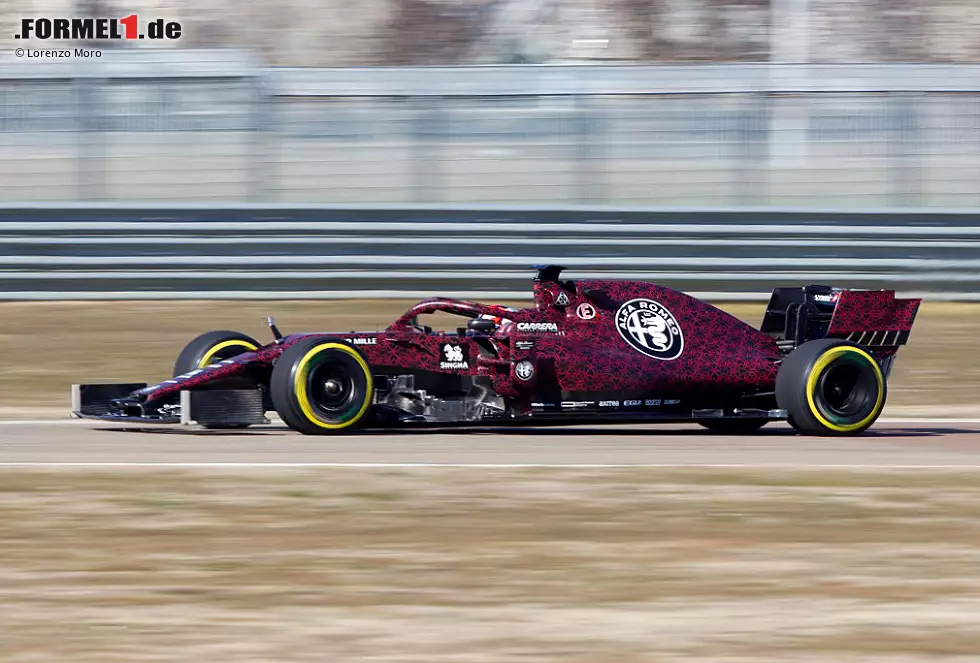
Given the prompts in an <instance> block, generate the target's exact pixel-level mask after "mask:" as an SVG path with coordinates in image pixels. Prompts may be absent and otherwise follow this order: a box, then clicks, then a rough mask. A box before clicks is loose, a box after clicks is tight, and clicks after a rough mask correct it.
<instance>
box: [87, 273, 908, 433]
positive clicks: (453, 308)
mask: <svg viewBox="0 0 980 663" xmlns="http://www.w3.org/2000/svg"><path fill="white" fill-rule="evenodd" d="M537 269H538V272H537V276H536V278H535V280H534V285H533V295H534V306H533V307H532V308H525V309H520V310H515V309H512V308H509V307H506V306H501V305H496V304H479V303H475V302H470V301H460V300H455V299H446V298H436V299H429V300H425V301H422V302H419V303H418V304H416V305H415V306H413V307H411V308H410V309H409V310H408V311H407V312H406V313H405V314H403V315H402V316H401V317H399V318H398V319H397V320H395V321H394V322H393V323H392V324H391V325H390V326H389V327H388V328H387V329H385V330H384V331H380V332H350V333H302V334H290V335H288V336H283V335H282V334H281V333H280V332H279V331H278V329H277V328H276V326H275V323H274V321H272V319H271V318H270V321H269V324H270V327H271V329H272V332H273V335H274V337H275V338H274V340H273V341H272V342H270V343H268V344H265V345H263V344H261V343H259V342H258V341H256V340H255V339H254V338H252V337H250V336H247V335H245V334H241V333H238V332H232V331H212V332H208V333H205V334H202V335H201V336H198V337H197V338H196V339H194V340H193V341H191V342H190V343H189V344H188V345H187V347H185V348H184V350H183V351H182V352H181V353H180V355H179V356H178V358H177V362H176V364H175V366H174V375H173V377H172V378H171V379H167V380H164V381H163V382H160V383H159V384H154V385H150V386H146V385H145V384H142V383H141V384H128V385H105V384H103V385H77V386H76V387H75V389H74V394H73V406H74V407H73V409H74V414H75V415H76V416H79V417H91V418H96V419H103V420H109V421H123V422H140V423H150V422H159V423H176V422H184V423H188V422H191V421H193V422H196V423H198V424H201V425H204V426H206V427H210V428H237V427H244V426H248V425H250V424H253V423H259V422H262V421H266V419H265V414H266V412H268V411H273V410H274V411H275V412H277V413H278V415H279V417H280V418H281V419H282V421H283V422H285V423H286V424H287V425H288V426H289V427H291V428H293V429H295V430H297V431H299V432H301V433H306V434H332V433H341V432H344V431H349V430H351V429H353V428H355V427H366V428H387V427H396V426H438V425H465V426H494V427H496V426H501V425H505V424H518V425H523V426H529V425H538V424H541V425H547V424H571V423H590V424H595V423H622V422H656V421H661V422H683V421H688V422H696V423H698V424H701V425H703V426H705V427H706V428H708V429H710V430H712V431H716V432H721V433H750V432H752V431H755V430H757V429H759V428H760V427H762V426H763V425H765V424H766V423H767V422H770V421H774V420H787V421H789V423H790V424H791V425H792V426H793V427H794V428H795V429H796V430H797V431H799V432H801V433H804V434H810V435H850V434H856V433H860V432H861V431H864V430H865V429H867V428H868V427H869V426H871V425H872V424H873V423H874V421H875V420H876V419H877V418H878V416H879V414H880V413H881V411H882V408H883V407H884V404H885V397H886V380H887V378H888V375H889V371H890V369H891V366H892V362H893V361H894V358H895V354H896V352H897V351H898V348H899V347H900V346H902V345H904V344H905V343H906V342H907V341H908V338H909V332H910V330H911V328H912V323H913V321H914V319H915V315H916V312H917V310H918V307H919V303H920V300H918V299H896V298H895V293H894V292H892V291H888V290H877V291H868V290H846V289H839V288H830V287H827V286H816V285H811V286H805V287H795V288H776V289H775V290H774V291H773V294H772V297H771V299H770V301H769V305H768V308H767V310H766V313H765V316H764V318H763V320H762V325H761V328H760V329H755V328H753V327H751V326H750V325H748V324H746V323H744V322H742V321H740V320H738V319H737V318H735V317H733V316H731V315H729V314H728V313H725V312H724V311H721V310H720V309H718V308H715V307H714V306H711V305H710V304H708V303H706V302H703V301H701V300H699V299H696V298H694V297H691V296H689V295H686V294H683V293H681V292H678V291H676V290H672V289H670V288H666V287H663V286H660V285H654V284H651V283H643V282H638V281H616V280H590V281H584V280H583V281H570V280H561V272H562V268H561V267H558V266H553V265H548V266H541V267H538V268H537ZM437 312H443V313H449V314H453V315H456V316H459V317H460V318H461V322H463V321H464V320H465V325H462V326H460V327H458V328H457V330H456V331H455V332H441V331H434V330H433V329H432V328H430V327H428V326H426V325H425V324H423V321H424V319H425V318H424V316H426V315H429V314H433V313H437Z"/></svg>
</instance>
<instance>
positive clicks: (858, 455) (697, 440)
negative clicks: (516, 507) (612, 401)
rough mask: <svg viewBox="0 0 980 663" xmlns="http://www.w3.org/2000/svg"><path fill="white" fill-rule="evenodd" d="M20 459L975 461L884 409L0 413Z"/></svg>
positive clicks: (3, 445) (7, 458)
mask: <svg viewBox="0 0 980 663" xmlns="http://www.w3.org/2000/svg"><path fill="white" fill-rule="evenodd" d="M21 465H25V466H34V465H40V466H52V467H57V466H63V467H72V466H76V467H85V466H92V467H96V466H99V467H114V466H133V467H139V466H143V465H160V466H164V467H225V466H227V467H252V466H256V467H261V466H269V467H277V466H278V467H289V466H295V467H302V466H309V467H315V466H324V467H328V466H350V467H359V466H363V467H413V466H460V467H465V466H486V467H512V466H531V467H543V466H547V467H565V466H576V467H590V466H593V467H611V466H612V467H614V466H706V467H716V466H717V467H720V466H731V467H747V466H769V465H788V466H804V467H806V466H809V467H950V468H957V467H964V468H966V467H975V468H980V419H928V420H926V419H917V420H883V421H879V422H878V423H877V424H876V425H875V427H874V428H872V429H871V430H870V431H869V432H867V433H865V434H864V435H862V436H859V437H851V438H816V437H804V436H799V435H794V434H793V432H792V430H791V429H790V428H789V427H788V426H786V425H785V424H771V425H769V426H767V427H766V428H764V429H763V430H762V431H760V432H758V433H756V434H754V435H749V436H726V435H712V434H706V433H705V432H704V431H703V429H701V428H700V427H698V426H696V425H694V426H676V425H672V426H663V425H659V426H658V425H623V426H606V427H592V426H590V427H581V426H569V427H557V428H506V429H492V430H483V431H460V430H451V431H447V430H441V431H440V430H424V431H419V430H414V431H395V432H390V431H389V432H380V433H379V432H361V433H354V434H348V435H339V436H333V437H307V436H303V435H299V434H298V433H294V432H293V431H290V430H288V429H287V428H286V427H285V426H283V425H282V424H276V423H274V424H271V425H268V426H262V427H256V428H252V429H249V430H247V431H234V432H229V431H206V430H202V429H198V428H189V427H188V428H182V427H179V426H154V427H144V428H140V429H133V428H127V427H124V426H121V425H118V424H105V423H101V422H90V421H48V422H29V421H21V422H17V421H0V466H6V467H13V466H21Z"/></svg>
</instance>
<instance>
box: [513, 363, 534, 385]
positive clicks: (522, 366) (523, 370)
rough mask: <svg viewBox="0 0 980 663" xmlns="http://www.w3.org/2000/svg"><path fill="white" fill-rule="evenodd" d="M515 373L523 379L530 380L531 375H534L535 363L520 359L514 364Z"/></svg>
mask: <svg viewBox="0 0 980 663" xmlns="http://www.w3.org/2000/svg"><path fill="white" fill-rule="evenodd" d="M514 375H516V376H517V377H519V378H520V379H522V380H530V379H531V376H532V375H534V364H532V363H531V362H529V361H527V360H526V359H525V360H524V361H519V362H517V363H516V364H514Z"/></svg>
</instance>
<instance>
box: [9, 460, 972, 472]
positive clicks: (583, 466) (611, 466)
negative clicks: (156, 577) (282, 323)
mask: <svg viewBox="0 0 980 663" xmlns="http://www.w3.org/2000/svg"><path fill="white" fill-rule="evenodd" d="M0 467H3V468H32V467H66V468H118V469H123V468H133V469H139V468H151V469H315V468H320V469H323V468H328V469H329V468H333V469H369V470H392V469H396V470H404V469H407V470H412V469H429V468H433V469H480V470H525V469H530V470H534V469H538V470H540V469H547V470H626V469H715V470H732V469H738V470H772V469H782V470H978V469H980V465H976V464H974V465H965V464H964V465H915V464H908V465H901V464H894V463H892V464H884V465H874V464H853V463H850V464H840V465H833V464H820V465H808V464H805V463H729V464H725V463H704V464H701V463H632V464H631V463H580V464H576V463H369V462H365V463H315V462H314V463H278V462H270V463H256V462H249V463H245V462H212V463H206V462H198V463H195V462H184V463H181V462H159V463H153V462H133V463H126V462H58V461H51V462H44V461H25V462H9V463H8V462H0Z"/></svg>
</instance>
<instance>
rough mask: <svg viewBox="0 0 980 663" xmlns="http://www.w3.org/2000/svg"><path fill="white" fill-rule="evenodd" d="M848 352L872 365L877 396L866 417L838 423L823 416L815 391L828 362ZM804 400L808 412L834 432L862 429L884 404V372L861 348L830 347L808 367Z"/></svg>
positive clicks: (876, 416) (849, 431) (875, 417)
mask: <svg viewBox="0 0 980 663" xmlns="http://www.w3.org/2000/svg"><path fill="white" fill-rule="evenodd" d="M848 354H853V355H857V356H858V357H861V358H862V359H863V360H864V361H866V362H867V364H868V365H870V366H871V367H872V370H873V371H874V374H875V382H876V384H877V390H876V392H877V396H876V399H875V405H874V408H872V410H871V412H869V413H868V415H867V416H866V417H864V418H863V419H861V420H860V421H857V422H854V423H849V424H839V423H835V422H832V421H830V420H829V419H828V418H827V417H825V416H824V414H823V412H821V410H820V407H819V405H818V402H817V401H818V396H817V393H816V391H817V385H818V383H819V381H820V376H821V375H822V374H823V371H824V370H825V369H826V368H827V367H828V366H830V364H831V363H833V361H834V360H836V359H839V358H841V357H845V356H847V355H848ZM806 400H807V405H809V406H810V413H811V414H813V416H814V418H815V419H816V420H817V421H819V422H820V423H821V424H822V425H823V426H825V427H827V428H828V429H829V430H832V431H834V432H835V433H852V432H854V431H858V430H863V429H865V428H867V427H868V426H870V425H871V424H872V423H874V420H875V419H877V418H878V415H880V414H881V409H882V407H884V405H885V375H884V373H882V372H881V367H880V366H879V365H878V362H877V361H876V360H875V358H874V357H872V356H871V355H870V354H868V353H867V352H865V351H864V350H862V349H861V348H857V347H852V346H847V345H843V346H837V347H835V348H831V349H830V350H828V351H827V352H825V353H823V354H822V355H820V357H819V358H818V359H817V361H816V362H815V363H814V365H813V368H812V369H810V375H809V377H808V378H807V383H806Z"/></svg>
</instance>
